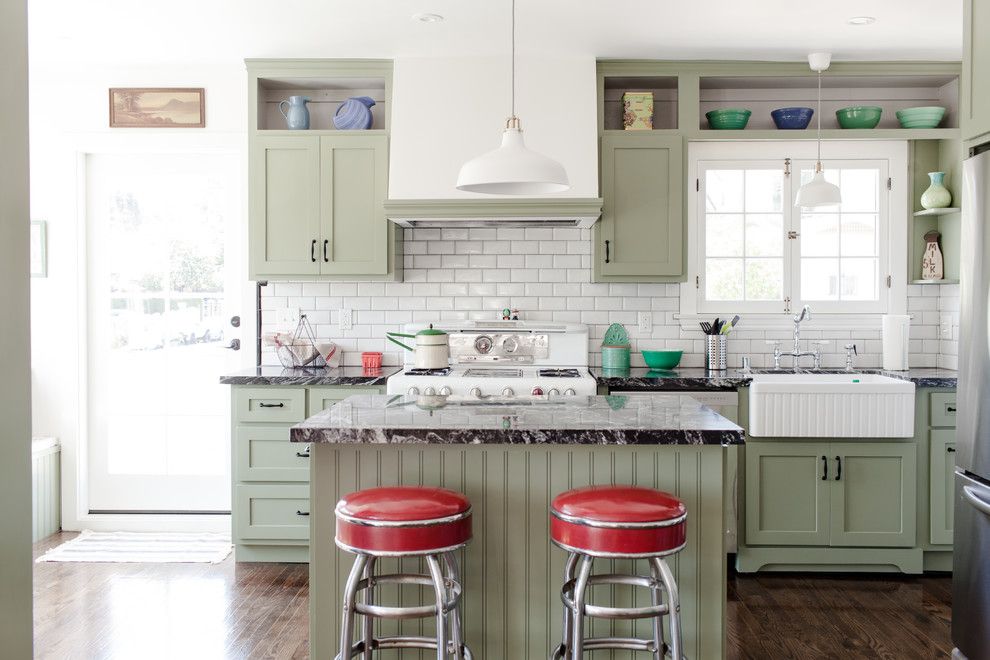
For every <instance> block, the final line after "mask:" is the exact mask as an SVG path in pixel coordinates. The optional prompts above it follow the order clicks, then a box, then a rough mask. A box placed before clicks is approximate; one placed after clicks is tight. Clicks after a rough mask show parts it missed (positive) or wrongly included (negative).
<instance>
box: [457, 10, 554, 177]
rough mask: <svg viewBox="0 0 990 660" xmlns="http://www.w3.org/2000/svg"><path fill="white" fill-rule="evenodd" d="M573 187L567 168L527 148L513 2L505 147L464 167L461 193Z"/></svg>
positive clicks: (503, 140) (465, 164) (471, 161)
mask: <svg viewBox="0 0 990 660" xmlns="http://www.w3.org/2000/svg"><path fill="white" fill-rule="evenodd" d="M570 187H571V184H570V182H569V181H568V179H567V171H566V170H565V169H564V166H563V165H561V164H560V163H558V162H557V161H555V160H553V159H552V158H548V157H546V156H544V155H543V154H538V153H536V152H535V151H532V150H530V149H527V148H526V145H525V144H524V143H523V134H522V125H521V124H520V122H519V118H518V117H517V116H516V0H512V116H511V117H509V119H508V120H506V122H505V132H504V133H502V145H501V146H500V147H499V148H498V149H495V150H494V151H489V152H488V153H485V154H482V155H480V156H478V157H477V158H473V159H471V160H469V161H468V162H466V163H464V165H462V166H461V171H460V174H458V175H457V189H458V190H467V191H470V192H480V193H488V194H489V195H543V194H546V193H556V192H562V191H564V190H567V189H568V188H570Z"/></svg>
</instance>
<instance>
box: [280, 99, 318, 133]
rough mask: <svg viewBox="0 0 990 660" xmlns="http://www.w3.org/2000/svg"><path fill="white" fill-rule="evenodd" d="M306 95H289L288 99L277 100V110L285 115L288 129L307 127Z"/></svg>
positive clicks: (300, 129) (299, 129)
mask: <svg viewBox="0 0 990 660" xmlns="http://www.w3.org/2000/svg"><path fill="white" fill-rule="evenodd" d="M310 100H311V99H310V98H309V97H308V96H290V97H289V100H288V101H279V104H278V111H279V112H281V113H282V116H283V117H285V124H286V126H288V127H289V130H290V131H305V130H307V129H308V128H309V108H307V107H306V104H307V103H309V102H310Z"/></svg>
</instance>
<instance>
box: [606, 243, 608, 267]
mask: <svg viewBox="0 0 990 660" xmlns="http://www.w3.org/2000/svg"><path fill="white" fill-rule="evenodd" d="M605 263H608V241H605Z"/></svg>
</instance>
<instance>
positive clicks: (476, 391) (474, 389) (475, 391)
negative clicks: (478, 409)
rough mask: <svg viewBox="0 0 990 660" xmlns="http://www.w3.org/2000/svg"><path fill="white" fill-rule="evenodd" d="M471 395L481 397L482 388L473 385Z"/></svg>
mask: <svg viewBox="0 0 990 660" xmlns="http://www.w3.org/2000/svg"><path fill="white" fill-rule="evenodd" d="M471 396H473V397H474V398H476V399H480V398H481V390H480V389H479V388H477V387H472V388H471Z"/></svg>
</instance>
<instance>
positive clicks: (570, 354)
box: [386, 321, 598, 399]
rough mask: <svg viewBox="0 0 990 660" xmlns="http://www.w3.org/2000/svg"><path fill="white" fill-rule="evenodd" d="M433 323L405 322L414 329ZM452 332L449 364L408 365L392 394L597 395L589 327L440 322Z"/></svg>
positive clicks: (390, 386)
mask: <svg viewBox="0 0 990 660" xmlns="http://www.w3.org/2000/svg"><path fill="white" fill-rule="evenodd" d="M427 325H428V324H426V323H422V324H410V325H406V326H405V328H404V332H406V333H407V334H415V333H416V332H418V331H419V330H422V329H423V328H426V327H427ZM434 327H438V328H442V329H443V330H446V331H447V332H448V333H449V334H450V362H451V364H450V367H448V368H446V369H415V368H414V367H413V354H412V353H411V352H407V353H406V364H405V368H404V369H403V370H402V371H401V372H399V373H397V374H395V375H394V376H391V377H390V378H389V379H388V383H387V385H386V391H387V392H388V393H389V394H408V395H411V396H417V395H426V396H431V395H442V396H457V397H472V398H475V399H483V398H489V397H498V398H525V397H548V398H549V397H557V396H578V395H583V396H587V395H593V394H596V393H597V391H598V384H597V382H596V381H595V379H594V378H593V377H592V376H591V374H590V373H588V326H586V325H582V324H579V323H551V322H546V323H539V322H531V321H458V322H453V323H446V324H443V323H435V324H434Z"/></svg>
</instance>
